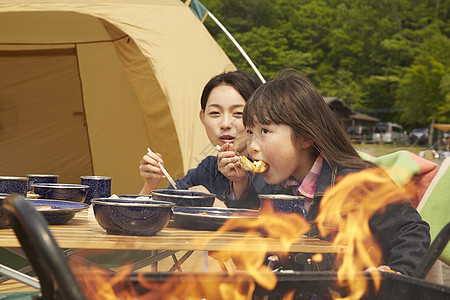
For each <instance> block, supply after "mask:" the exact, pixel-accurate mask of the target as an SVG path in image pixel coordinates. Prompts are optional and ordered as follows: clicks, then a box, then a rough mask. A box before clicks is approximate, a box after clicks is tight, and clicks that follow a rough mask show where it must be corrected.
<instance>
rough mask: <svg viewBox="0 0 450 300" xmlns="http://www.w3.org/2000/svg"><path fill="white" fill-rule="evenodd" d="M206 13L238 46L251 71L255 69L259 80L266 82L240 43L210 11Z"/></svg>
mask: <svg viewBox="0 0 450 300" xmlns="http://www.w3.org/2000/svg"><path fill="white" fill-rule="evenodd" d="M207 13H208V15H209V16H210V17H211V19H213V21H214V22H216V24H217V25H218V26H219V27H220V29H222V31H223V32H224V33H225V34H226V35H227V36H228V38H229V39H230V40H231V41H232V42H233V44H234V45H235V46H236V48H238V50H239V52H241V54H242V56H244V58H245V59H246V60H247V62H248V63H249V65H250V66H251V67H252V69H253V71H255V73H256V75H258V77H259V79H260V80H261V82H262V83H266V80H265V79H264V77H263V76H262V75H261V73H260V72H259V70H258V68H256V66H255V64H253V62H252V60H251V59H250V57H248V55H247V53H245V51H244V49H242V47H241V45H239V43H238V42H237V41H236V40H235V39H234V37H233V36H232V35H231V33H230V32H228V30H227V29H226V28H225V26H223V25H222V23H220V21H219V20H217V19H216V17H214V15H213V14H212V13H211V12H209V11H208V12H207Z"/></svg>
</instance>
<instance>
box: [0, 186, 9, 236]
mask: <svg viewBox="0 0 450 300" xmlns="http://www.w3.org/2000/svg"><path fill="white" fill-rule="evenodd" d="M6 196H8V194H5V193H0V228H3V227H6V226H8V225H9V219H8V216H7V215H6V211H5V210H4V209H3V201H4V200H5V198H6Z"/></svg>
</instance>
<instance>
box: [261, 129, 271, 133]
mask: <svg viewBox="0 0 450 300" xmlns="http://www.w3.org/2000/svg"><path fill="white" fill-rule="evenodd" d="M261 133H262V134H267V133H269V129H266V128H263V129H261Z"/></svg>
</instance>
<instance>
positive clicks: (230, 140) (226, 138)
mask: <svg viewBox="0 0 450 300" xmlns="http://www.w3.org/2000/svg"><path fill="white" fill-rule="evenodd" d="M219 139H220V140H221V141H222V142H223V143H224V144H225V143H229V144H233V142H234V136H231V135H222V136H220V137H219Z"/></svg>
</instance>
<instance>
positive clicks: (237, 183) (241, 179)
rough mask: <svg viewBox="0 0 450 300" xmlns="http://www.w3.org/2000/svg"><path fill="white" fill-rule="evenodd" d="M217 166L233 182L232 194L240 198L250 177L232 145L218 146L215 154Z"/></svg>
mask: <svg viewBox="0 0 450 300" xmlns="http://www.w3.org/2000/svg"><path fill="white" fill-rule="evenodd" d="M217 167H218V169H219V171H220V172H221V173H222V174H223V175H224V176H225V177H227V178H228V179H230V180H231V181H232V182H233V185H232V186H233V191H234V195H235V197H236V198H240V196H241V194H242V192H243V191H244V190H245V189H246V188H247V186H248V184H249V180H250V179H249V178H248V175H247V171H244V170H243V169H242V168H241V166H240V164H239V160H238V158H237V156H236V151H235V149H234V147H233V145H231V144H228V143H227V144H225V145H223V146H222V147H221V148H220V151H219V154H218V155H217Z"/></svg>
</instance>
